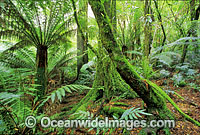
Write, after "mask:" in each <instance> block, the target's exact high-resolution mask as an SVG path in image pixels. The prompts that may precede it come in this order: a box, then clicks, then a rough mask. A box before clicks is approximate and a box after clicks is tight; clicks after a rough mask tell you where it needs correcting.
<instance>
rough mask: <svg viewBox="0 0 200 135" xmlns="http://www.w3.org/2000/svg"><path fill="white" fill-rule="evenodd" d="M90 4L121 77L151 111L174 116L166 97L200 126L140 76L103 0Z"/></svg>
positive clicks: (105, 45) (163, 117)
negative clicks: (121, 45) (119, 40)
mask: <svg viewBox="0 0 200 135" xmlns="http://www.w3.org/2000/svg"><path fill="white" fill-rule="evenodd" d="M89 4H90V5H91V7H92V10H93V12H94V15H95V18H96V20H97V23H98V26H99V29H100V38H101V42H102V45H103V46H104V47H105V49H106V50H107V52H108V54H109V56H110V58H111V60H112V61H113V63H114V65H116V69H117V71H118V72H119V74H120V75H121V77H122V78H123V79H124V80H125V81H126V83H127V84H129V85H130V86H131V88H132V89H133V90H135V91H136V93H137V94H138V95H139V96H140V97H141V98H142V99H143V101H144V102H145V103H146V105H147V107H148V110H149V112H151V113H152V112H153V111H157V112H158V114H159V116H160V118H162V119H166V118H172V114H171V113H170V111H169V110H168V108H167V106H166V101H165V99H168V101H169V102H170V103H172V104H173V106H174V107H175V108H176V109H177V110H178V111H179V112H180V113H181V114H182V115H183V116H184V117H186V118H187V119H188V120H189V121H191V122H193V123H195V124H197V125H199V126H200V124H199V122H197V121H195V120H194V119H192V118H191V117H189V116H188V115H186V114H185V113H183V112H182V111H181V110H180V109H179V108H178V106H177V105H176V104H175V103H174V102H173V100H172V99H171V98H170V97H169V96H168V95H167V94H166V93H165V92H164V91H163V90H162V89H160V88H159V87H158V86H157V85H156V84H154V83H152V82H151V81H148V80H146V79H143V78H142V77H140V76H139V74H138V73H137V72H136V71H135V70H134V68H133V66H132V65H131V64H130V63H129V62H128V61H127V59H126V58H125V57H124V56H123V54H122V52H121V51H120V49H119V46H118V44H117V42H116V39H115V35H114V34H113V32H112V29H111V24H110V22H109V19H108V16H107V14H106V12H105V9H104V6H103V4H102V2H101V0H95V1H93V0H89Z"/></svg>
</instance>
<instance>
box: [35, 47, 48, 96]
mask: <svg viewBox="0 0 200 135" xmlns="http://www.w3.org/2000/svg"><path fill="white" fill-rule="evenodd" d="M36 61H37V73H36V84H38V85H40V86H38V87H37V89H38V92H37V95H38V97H43V96H44V95H45V93H46V90H47V46H43V45H40V46H38V48H37V54H36Z"/></svg>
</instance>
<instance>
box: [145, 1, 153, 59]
mask: <svg viewBox="0 0 200 135" xmlns="http://www.w3.org/2000/svg"><path fill="white" fill-rule="evenodd" d="M149 14H151V1H149V0H145V9H144V15H145V17H144V18H145V19H144V20H145V26H144V47H143V51H144V55H145V56H146V57H148V56H149V54H150V51H151V43H152V35H151V31H152V26H151V23H152V19H151V16H149Z"/></svg>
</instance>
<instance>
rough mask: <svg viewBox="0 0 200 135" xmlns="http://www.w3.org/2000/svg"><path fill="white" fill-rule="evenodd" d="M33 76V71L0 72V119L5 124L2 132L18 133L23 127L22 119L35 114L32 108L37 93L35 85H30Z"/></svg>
mask: <svg viewBox="0 0 200 135" xmlns="http://www.w3.org/2000/svg"><path fill="white" fill-rule="evenodd" d="M33 75H34V72H33V71H31V70H29V69H23V68H20V69H9V70H8V69H7V71H1V72H0V76H1V78H2V79H3V80H1V81H0V91H1V93H0V106H1V107H0V119H1V120H2V121H3V123H4V124H5V128H4V130H3V131H2V132H5V133H8V134H14V133H15V134H16V133H18V132H20V130H21V129H22V128H23V127H24V126H25V125H24V119H25V118H26V117H27V116H29V115H34V114H36V112H35V110H34V109H33V106H32V105H33V104H34V103H33V98H34V97H35V96H36V94H35V93H36V91H37V90H36V89H35V87H36V86H37V85H35V84H32V83H31V82H32V81H33V80H32V78H31V76H33ZM31 100H32V101H31ZM0 133H1V131H0Z"/></svg>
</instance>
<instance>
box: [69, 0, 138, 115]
mask: <svg viewBox="0 0 200 135" xmlns="http://www.w3.org/2000/svg"><path fill="white" fill-rule="evenodd" d="M104 4H105V3H104ZM106 4H108V5H112V4H111V3H110V1H109V2H108V3H106ZM108 5H106V6H108ZM114 5H115V4H114ZM114 5H113V6H114ZM109 9H113V8H109ZM113 10H116V9H115V8H114V9H113ZM108 11H109V12H110V10H108ZM108 14H110V13H108ZM114 18H116V17H114ZM114 22H115V21H114ZM115 27H116V24H113V27H112V28H115ZM113 32H115V30H113ZM96 56H97V64H96V65H97V66H96V75H95V80H94V82H93V86H92V89H91V90H90V91H89V92H88V94H87V95H86V96H85V97H84V98H83V99H82V100H81V101H80V102H79V103H78V104H77V105H76V106H75V107H73V108H72V110H71V111H70V112H69V114H71V113H74V112H76V111H79V110H86V108H87V106H88V105H89V104H91V103H92V102H94V101H96V100H99V99H103V101H109V100H110V99H111V97H112V96H114V95H117V94H118V95H119V94H122V93H125V92H127V90H128V91H129V94H131V97H133V98H134V97H136V96H137V94H136V93H135V92H134V91H131V90H130V86H128V85H127V84H126V83H125V82H124V80H123V79H122V78H121V77H120V75H119V74H118V72H117V71H116V69H115V67H114V65H113V63H112V61H111V59H110V57H109V56H108V54H107V52H106V51H105V48H104V47H103V46H102V44H101V42H99V43H98V51H97V53H96ZM103 101H102V103H104V102H103Z"/></svg>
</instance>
